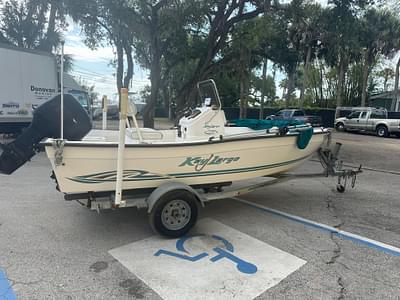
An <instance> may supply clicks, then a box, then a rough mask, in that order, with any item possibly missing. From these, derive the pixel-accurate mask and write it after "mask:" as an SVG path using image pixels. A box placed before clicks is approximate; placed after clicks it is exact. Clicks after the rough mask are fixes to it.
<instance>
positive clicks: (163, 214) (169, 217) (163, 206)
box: [149, 190, 198, 238]
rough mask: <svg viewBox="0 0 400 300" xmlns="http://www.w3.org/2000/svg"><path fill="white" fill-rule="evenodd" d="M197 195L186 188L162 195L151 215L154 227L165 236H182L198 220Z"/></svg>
mask: <svg viewBox="0 0 400 300" xmlns="http://www.w3.org/2000/svg"><path fill="white" fill-rule="evenodd" d="M197 215H198V206H197V199H196V197H195V196H194V195H193V194H191V193H190V192H188V191H185V190H174V191H170V192H167V193H166V194H164V195H162V196H161V197H160V198H159V199H158V200H157V202H156V203H155V204H154V206H153V209H152V210H151V212H150V215H149V221H150V226H151V227H152V229H153V230H154V231H155V232H156V233H158V234H160V235H163V236H167V237H172V238H176V237H180V236H182V235H184V234H186V233H187V232H188V231H189V230H190V229H191V228H192V227H193V226H194V225H195V224H196V221H197Z"/></svg>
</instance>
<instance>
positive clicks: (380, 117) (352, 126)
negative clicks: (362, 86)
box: [335, 107, 400, 137]
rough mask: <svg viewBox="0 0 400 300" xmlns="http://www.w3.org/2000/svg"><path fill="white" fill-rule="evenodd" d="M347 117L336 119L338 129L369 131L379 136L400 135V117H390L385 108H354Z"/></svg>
mask: <svg viewBox="0 0 400 300" xmlns="http://www.w3.org/2000/svg"><path fill="white" fill-rule="evenodd" d="M352 110H353V111H352V112H351V113H350V114H349V115H348V116H346V117H341V118H337V119H336V120H335V128H336V129H337V130H338V131H344V130H346V131H347V130H348V131H369V132H375V133H376V135H377V136H379V137H387V136H389V135H390V134H394V135H396V136H398V137H400V119H388V113H387V110H386V109H383V108H373V107H360V108H353V109H352Z"/></svg>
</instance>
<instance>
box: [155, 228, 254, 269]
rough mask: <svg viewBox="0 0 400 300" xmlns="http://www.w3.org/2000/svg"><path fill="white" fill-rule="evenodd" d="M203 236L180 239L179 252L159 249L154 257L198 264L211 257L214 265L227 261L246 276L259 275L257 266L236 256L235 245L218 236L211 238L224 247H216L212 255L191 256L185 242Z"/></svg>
mask: <svg viewBox="0 0 400 300" xmlns="http://www.w3.org/2000/svg"><path fill="white" fill-rule="evenodd" d="M203 236H205V235H204V234H199V235H194V236H188V237H183V238H180V239H179V240H177V241H176V250H177V251H179V252H173V251H169V250H165V249H159V250H158V251H157V252H156V253H154V256H160V255H167V256H172V257H175V258H177V259H182V260H186V261H190V262H196V261H199V260H201V259H206V258H208V257H211V258H210V259H209V260H210V261H211V262H212V263H215V262H217V261H219V260H221V259H227V260H229V261H231V262H232V263H234V264H235V265H236V269H237V270H238V271H239V272H241V273H244V274H255V273H257V266H256V265H254V264H252V263H250V262H247V261H245V260H243V259H241V258H239V257H238V256H237V255H234V254H233V253H234V247H233V245H232V244H231V243H230V242H228V241H227V240H226V239H225V238H223V237H221V236H218V235H211V238H213V239H214V240H217V241H219V242H222V244H223V247H214V248H213V249H212V253H208V252H201V253H197V254H195V255H193V256H191V255H190V253H189V251H188V250H187V249H186V248H185V242H187V241H188V240H190V239H194V238H199V237H203Z"/></svg>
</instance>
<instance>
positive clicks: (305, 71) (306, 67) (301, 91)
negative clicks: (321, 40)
mask: <svg viewBox="0 0 400 300" xmlns="http://www.w3.org/2000/svg"><path fill="white" fill-rule="evenodd" d="M310 60H311V47H308V49H307V56H306V61H305V64H304V76H303V82H302V85H301V89H300V104H299V106H300V108H303V106H304V91H305V89H306V85H308V69H309V66H310Z"/></svg>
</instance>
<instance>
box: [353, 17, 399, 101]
mask: <svg viewBox="0 0 400 300" xmlns="http://www.w3.org/2000/svg"><path fill="white" fill-rule="evenodd" d="M396 37H397V38H399V37H400V20H399V19H398V18H397V17H396V16H395V15H394V14H393V13H391V12H389V11H385V10H380V11H379V10H376V9H369V10H368V11H367V12H366V13H365V15H364V16H363V18H362V20H361V30H360V34H359V39H360V45H361V47H362V48H363V50H362V51H363V58H364V64H363V74H362V97H361V106H365V103H366V98H367V83H368V77H369V74H370V73H371V70H372V67H373V66H374V65H375V64H376V62H377V58H378V57H379V56H380V55H382V56H386V57H387V56H389V55H391V54H392V53H395V52H396V51H397V49H398V48H397V47H398V45H397V40H396Z"/></svg>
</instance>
